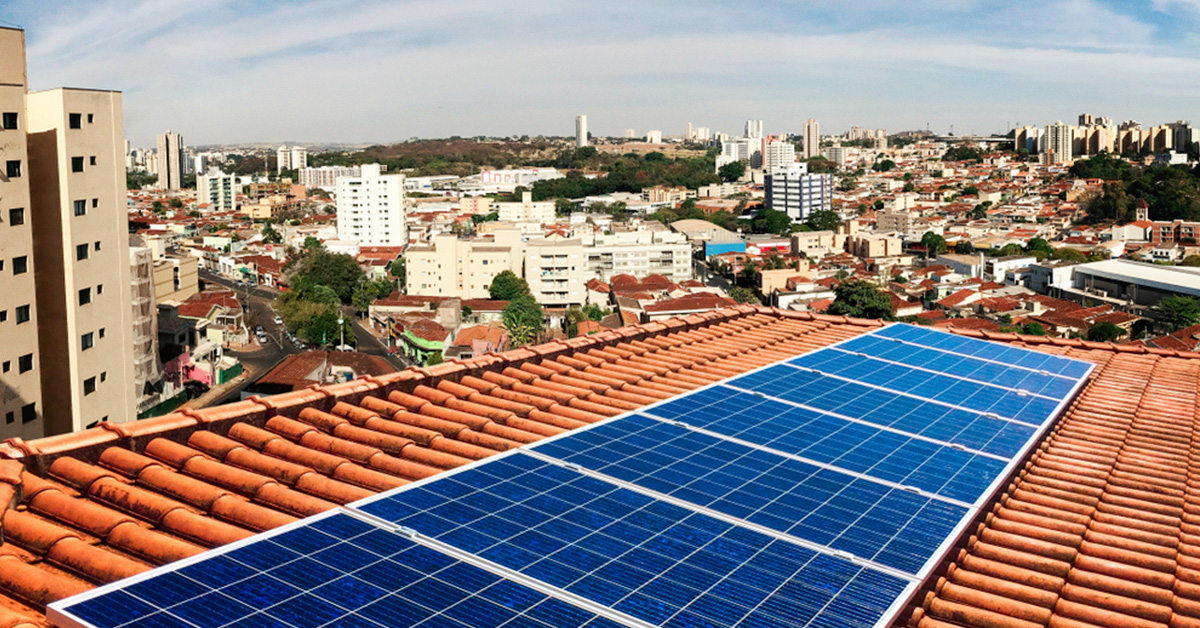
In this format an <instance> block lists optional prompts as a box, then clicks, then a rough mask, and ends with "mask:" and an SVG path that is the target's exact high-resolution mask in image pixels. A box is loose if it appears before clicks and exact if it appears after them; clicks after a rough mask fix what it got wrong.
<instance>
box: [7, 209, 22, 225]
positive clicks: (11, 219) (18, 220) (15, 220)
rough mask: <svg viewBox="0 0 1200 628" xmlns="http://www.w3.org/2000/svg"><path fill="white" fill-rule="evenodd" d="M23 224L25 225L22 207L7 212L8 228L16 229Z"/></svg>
mask: <svg viewBox="0 0 1200 628" xmlns="http://www.w3.org/2000/svg"><path fill="white" fill-rule="evenodd" d="M23 224H25V208H24V207H17V208H15V209H10V210H8V225H9V226H10V227H16V226H18V225H23Z"/></svg>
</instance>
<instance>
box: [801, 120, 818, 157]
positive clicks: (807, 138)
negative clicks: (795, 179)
mask: <svg viewBox="0 0 1200 628" xmlns="http://www.w3.org/2000/svg"><path fill="white" fill-rule="evenodd" d="M820 154H821V125H819V124H817V121H816V120H814V119H812V118H809V119H808V122H805V123H804V158H805V159H812V158H813V157H817V156H819V155H820Z"/></svg>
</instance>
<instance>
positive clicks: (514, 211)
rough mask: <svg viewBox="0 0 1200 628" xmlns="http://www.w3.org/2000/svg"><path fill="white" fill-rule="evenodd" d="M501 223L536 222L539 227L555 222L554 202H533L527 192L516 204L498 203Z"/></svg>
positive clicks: (531, 196)
mask: <svg viewBox="0 0 1200 628" xmlns="http://www.w3.org/2000/svg"><path fill="white" fill-rule="evenodd" d="M496 207H497V209H496V211H497V212H498V213H499V214H500V221H501V222H535V223H537V224H539V225H544V224H547V223H551V222H554V201H538V202H536V203H535V202H534V201H533V195H532V194H531V193H529V192H525V193H524V194H522V195H521V200H520V201H518V202H515V203H496Z"/></svg>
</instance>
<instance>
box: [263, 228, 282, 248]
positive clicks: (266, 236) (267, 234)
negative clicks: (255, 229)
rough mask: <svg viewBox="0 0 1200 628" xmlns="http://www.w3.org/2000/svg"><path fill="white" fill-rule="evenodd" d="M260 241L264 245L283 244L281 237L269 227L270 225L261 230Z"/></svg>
mask: <svg viewBox="0 0 1200 628" xmlns="http://www.w3.org/2000/svg"><path fill="white" fill-rule="evenodd" d="M262 241H263V242H264V243H265V244H279V243H280V242H283V236H282V235H280V234H279V232H278V231H276V230H275V227H272V226H271V223H267V224H266V225H263V228H262Z"/></svg>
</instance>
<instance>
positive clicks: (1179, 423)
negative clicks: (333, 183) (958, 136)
mask: <svg viewBox="0 0 1200 628" xmlns="http://www.w3.org/2000/svg"><path fill="white" fill-rule="evenodd" d="M879 324H880V323H879V322H878V321H859V320H849V319H846V318H844V317H840V316H839V317H833V316H822V315H816V314H811V313H801V312H789V311H781V310H777V309H772V308H765V307H752V306H738V307H735V308H727V309H725V310H720V311H715V312H707V313H704V314H696V315H691V316H688V317H686V318H676V319H671V320H668V321H663V322H655V323H648V324H643V325H637V326H632V327H624V328H621V329H616V330H605V331H601V332H599V333H596V334H592V335H589V336H584V337H578V338H572V339H569V340H563V341H555V342H551V343H548V344H544V345H538V346H533V347H527V348H523V349H518V350H515V351H509V352H506V353H502V354H492V355H487V356H482V357H478V358H473V359H470V360H465V361H461V362H459V361H453V362H449V363H446V364H441V365H437V366H433V367H427V368H410V369H407V370H405V371H401V372H398V373H390V374H387V375H382V376H377V377H366V378H361V379H357V380H354V381H351V382H346V383H341V384H333V385H326V386H312V387H310V388H307V389H303V390H297V391H294V392H291V393H285V394H282V395H277V396H273V397H269V398H257V397H256V398H251V399H248V400H245V401H242V402H238V403H232V404H227V405H223V406H217V407H212V408H206V409H202V410H183V411H179V412H176V413H173V414H170V415H167V416H163V417H159V418H155V419H148V420H143V421H138V422H134V423H126V424H103V425H101V426H100V427H97V428H93V429H90V430H86V431H83V432H78V433H75V434H68V435H63V436H55V437H49V438H44V439H40V440H37V441H33V442H24V441H22V440H20V439H11V440H9V441H6V442H4V443H2V444H0V523H2V525H3V532H4V534H3V536H2V537H0V627H5V628H10V627H13V626H24V625H29V626H43V625H44V622H45V619H44V616H43V614H42V613H43V609H44V607H45V604H47V603H48V602H50V601H53V600H57V599H61V598H63V597H65V596H69V595H72V594H74V593H78V592H82V591H85V590H87V589H90V588H92V587H94V586H96V585H99V584H102V583H106V582H111V581H114V580H117V579H120V578H123V577H126V576H129V575H133V574H136V573H140V572H143V571H145V570H147V569H149V568H151V567H152V566H154V565H160V564H163V563H167V562H171V561H174V560H178V559H180V558H184V557H187V556H192V555H195V554H197V553H199V552H201V551H203V550H204V549H206V548H210V547H216V546H219V545H223V544H226V543H229V542H232V541H234V540H238V539H242V538H246V537H248V536H250V535H252V534H254V533H256V532H258V531H262V530H267V529H270V528H274V527H277V526H279V525H282V524H284V523H287V522H289V521H293V520H295V519H297V518H300V517H304V516H307V515H310V514H314V513H317V512H321V511H324V510H327V509H330V508H332V507H334V506H336V505H337V504H344V503H347V502H350V501H353V500H356V499H359V498H362V497H366V496H368V495H372V494H375V493H377V492H380V491H383V490H387V489H389V488H392V487H395V486H401V485H403V484H405V483H407V482H410V481H414V480H417V479H421V478H425V477H429V476H432V475H435V474H437V473H440V472H441V471H442V470H444V469H450V468H454V467H457V466H460V465H463V464H467V463H469V462H470V461H472V460H476V459H479V458H483V457H486V456H489V455H492V454H493V453H496V452H499V451H504V450H507V449H510V448H512V447H516V446H518V445H520V444H523V443H528V442H534V441H536V440H538V439H541V438H544V437H547V436H552V435H555V434H559V433H561V432H563V431H565V430H570V429H573V428H575V427H579V426H582V425H585V424H588V423H592V422H595V421H598V420H601V419H603V418H605V417H609V416H615V415H618V414H621V413H623V412H625V411H628V410H630V409H634V408H637V407H640V406H642V405H645V404H648V403H652V402H655V401H658V400H661V399H665V398H670V397H672V396H675V395H677V394H680V393H683V392H685V391H688V390H692V389H695V388H697V387H700V386H703V385H706V384H709V383H712V382H715V381H719V380H722V379H725V378H728V377H730V376H733V375H736V374H738V373H742V372H745V371H747V370H750V369H753V368H756V367H758V366H763V365H766V364H770V363H772V362H776V361H778V360H781V359H784V358H787V357H790V356H794V355H798V354H801V353H805V352H808V351H811V350H813V349H816V348H819V347H822V346H826V345H829V344H831V343H833V342H837V341H840V340H844V339H847V338H850V337H853V336H855V335H857V334H860V333H863V332H865V331H868V330H870V329H872V328H874V327H876V326H878V325H879ZM958 333H964V334H967V335H973V336H981V337H985V338H991V339H994V340H1000V341H1006V342H1012V343H1016V344H1020V345H1025V346H1029V347H1031V348H1034V349H1039V350H1043V351H1048V352H1051V353H1058V354H1065V355H1067V356H1068V357H1073V358H1078V359H1084V360H1090V361H1092V362H1095V363H1097V364H1099V365H1100V368H1099V369H1098V371H1097V373H1096V375H1095V377H1094V379H1093V381H1092V382H1091V383H1090V384H1089V385H1088V387H1087V388H1086V389H1085V390H1084V392H1083V394H1082V396H1081V397H1080V398H1079V399H1078V400H1076V402H1075V403H1074V404H1073V405H1072V407H1071V408H1070V410H1069V411H1068V413H1067V414H1066V415H1065V416H1064V417H1063V418H1062V419H1061V420H1060V422H1059V424H1058V425H1057V426H1056V427H1055V428H1054V430H1053V431H1052V432H1051V434H1050V435H1049V436H1048V437H1047V439H1046V440H1045V441H1044V442H1043V443H1042V444H1041V447H1040V448H1039V449H1038V450H1037V451H1036V453H1035V454H1034V455H1033V457H1032V459H1031V461H1030V462H1029V464H1028V465H1027V466H1026V468H1025V469H1024V470H1023V471H1021V472H1020V474H1019V475H1018V476H1017V477H1016V478H1015V479H1014V481H1013V483H1012V484H1011V485H1010V486H1009V487H1008V488H1007V489H1006V493H1005V494H1004V495H1003V496H1002V497H1001V498H999V500H998V501H997V502H996V503H995V505H994V508H992V511H991V513H990V514H989V515H988V516H987V518H986V519H985V520H983V521H981V522H980V525H979V527H978V528H977V529H974V530H972V532H973V535H971V536H970V538H966V539H963V540H962V543H963V545H962V551H961V552H959V553H957V554H952V555H951V556H950V558H949V559H948V561H947V563H946V564H945V565H943V566H942V568H941V569H939V570H937V571H935V575H934V576H933V577H931V578H929V579H927V581H926V583H925V585H926V590H925V591H923V592H922V594H921V595H918V596H917V597H916V598H914V599H915V602H914V605H913V606H912V608H911V609H910V610H909V611H906V613H905V614H904V615H902V616H901V617H900V618H899V619H898V620H897V625H905V622H906V621H907V622H908V623H909V625H911V626H917V627H920V628H950V627H953V626H980V627H982V626H1021V627H1032V626H1053V627H1055V628H1086V627H1089V626H1147V627H1149V626H1171V627H1172V628H1184V627H1192V626H1197V625H1200V622H1197V618H1200V612H1197V609H1200V586H1198V585H1200V576H1198V575H1197V574H1200V553H1198V552H1197V551H1196V549H1195V548H1196V547H1197V544H1200V541H1197V539H1198V538H1200V535H1197V532H1200V528H1198V527H1197V525H1196V523H1197V519H1198V518H1200V499H1198V498H1196V497H1194V495H1195V494H1196V492H1198V491H1200V480H1194V479H1192V478H1193V476H1198V477H1200V456H1196V455H1194V454H1192V447H1193V445H1192V443H1193V442H1195V441H1196V439H1197V438H1200V436H1197V435H1198V434H1200V430H1198V429H1197V427H1196V426H1197V422H1196V421H1195V417H1196V414H1197V412H1198V411H1200V393H1198V391H1197V381H1200V360H1197V359H1196V358H1200V354H1192V353H1178V352H1174V351H1166V350H1161V349H1155V348H1148V347H1145V346H1141V345H1116V344H1110V343H1095V342H1087V341H1080V340H1063V339H1049V338H1038V337H1024V336H1016V335H1013V334H1000V333H992V332H982V333H981V332H977V331H959V332H958ZM1192 464H1196V465H1197V467H1196V468H1195V470H1194V469H1193V467H1192Z"/></svg>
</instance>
